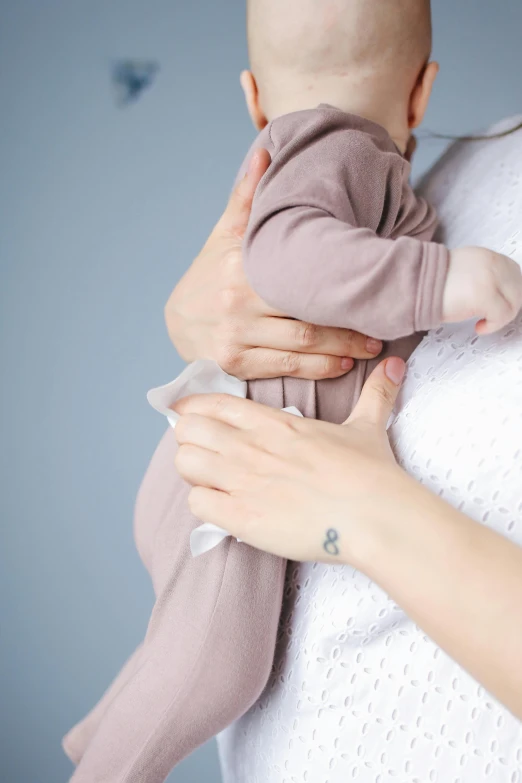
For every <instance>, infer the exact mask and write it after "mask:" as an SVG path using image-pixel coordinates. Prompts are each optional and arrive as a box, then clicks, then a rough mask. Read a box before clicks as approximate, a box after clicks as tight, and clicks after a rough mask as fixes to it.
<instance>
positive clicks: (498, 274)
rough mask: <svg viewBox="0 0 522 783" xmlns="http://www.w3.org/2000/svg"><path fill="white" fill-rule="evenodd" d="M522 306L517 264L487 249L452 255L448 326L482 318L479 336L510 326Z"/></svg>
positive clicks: (446, 303)
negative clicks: (469, 319)
mask: <svg viewBox="0 0 522 783" xmlns="http://www.w3.org/2000/svg"><path fill="white" fill-rule="evenodd" d="M521 307H522V273H521V271H520V267H519V266H518V264H517V263H515V261H513V260H512V259H511V258H508V257H507V256H503V255H501V254H500V253H494V252H493V250H486V248H484V247H462V248H459V249H458V250H453V251H451V253H450V266H449V271H448V279H447V280H446V288H445V289H444V299H443V318H444V323H456V322H457V321H466V320H467V319H468V318H480V319H481V320H480V321H479V322H478V323H477V326H476V331H477V333H478V334H491V333H492V332H497V331H498V330H499V329H502V327H504V326H506V325H507V324H508V323H509V322H510V321H512V320H513V318H515V316H516V315H517V313H518V311H519V310H520V308H521Z"/></svg>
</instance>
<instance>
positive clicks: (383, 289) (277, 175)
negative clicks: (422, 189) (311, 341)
mask: <svg viewBox="0 0 522 783" xmlns="http://www.w3.org/2000/svg"><path fill="white" fill-rule="evenodd" d="M340 136H343V134H340ZM348 138H349V137H348ZM365 155H366V156H367V155H368V150H367V149H366V150H365V149H364V142H363V144H362V148H361V149H355V150H354V149H351V148H350V147H349V145H348V144H347V138H346V137H345V138H344V139H343V138H341V137H339V138H336V137H335V136H333V137H332V136H331V135H329V136H328V137H323V138H321V139H318V140H317V141H315V140H314V141H313V143H310V144H309V145H306V146H304V147H302V148H301V149H299V150H298V151H297V152H295V151H294V152H293V153H288V151H287V149H286V148H285V149H284V150H283V152H282V154H278V151H277V147H276V151H275V154H274V155H273V162H272V166H271V168H270V169H269V171H268V172H267V174H266V175H265V177H264V178H263V180H262V181H261V184H260V185H259V188H258V191H257V193H256V198H255V200H254V205H253V210H252V217H251V220H250V224H249V229H248V231H247V235H246V238H245V246H244V247H245V251H244V263H245V271H246V274H247V277H248V279H249V281H250V282H251V284H252V286H253V288H254V290H255V291H256V292H257V294H258V295H259V296H260V297H261V298H262V299H263V300H264V301H265V302H267V303H268V304H270V305H271V306H273V307H275V308H277V309H278V310H280V311H281V312H284V313H285V314H287V315H290V316H292V317H294V318H299V319H301V320H305V321H310V322H312V323H316V324H319V325H328V326H340V327H345V328H350V329H354V330H356V331H359V332H362V333H364V334H370V335H371V336H373V337H377V338H380V339H384V340H392V339H397V338H399V337H403V336H406V335H409V334H413V333H414V332H418V331H423V330H427V329H430V328H432V327H433V326H438V325H439V324H440V323H441V321H442V320H443V313H442V306H443V294H444V286H445V282H446V276H447V271H448V263H449V258H448V251H447V250H446V248H444V247H443V246H442V245H439V244H435V243H433V242H426V241H421V240H419V239H416V238H412V237H411V236H404V237H401V238H399V239H397V240H391V239H382V238H380V237H379V236H377V231H376V230H372V228H360V227H358V225H361V224H365V225H368V224H370V225H372V224H373V225H375V229H377V228H378V226H379V223H380V221H381V220H382V219H386V218H387V215H384V214H383V212H384V211H385V209H386V208H387V204H386V201H387V197H388V194H387V192H386V190H387V188H389V184H388V182H387V177H386V175H384V176H382V172H377V174H375V173H374V166H373V160H372V159H368V158H366V161H365ZM355 156H358V157H357V163H358V166H359V168H360V169H362V171H363V174H361V173H360V171H358V170H357V168H356V169H355V171H354V170H352V163H351V161H352V160H354V159H355ZM365 163H366V164H367V165H366V166H365ZM398 187H401V182H400V181H399V183H398ZM399 199H400V197H396V200H397V201H398V200H399ZM391 208H393V207H391ZM422 210H424V213H423V214H418V215H417V218H418V223H419V224H422V223H424V224H429V223H430V222H434V221H433V213H429V210H428V208H427V206H426V205H424V206H422V205H421V206H420V212H421V213H422ZM425 227H426V226H425ZM410 233H411V232H410ZM424 235H425V236H426V232H424ZM429 235H430V234H429V232H428V236H429Z"/></svg>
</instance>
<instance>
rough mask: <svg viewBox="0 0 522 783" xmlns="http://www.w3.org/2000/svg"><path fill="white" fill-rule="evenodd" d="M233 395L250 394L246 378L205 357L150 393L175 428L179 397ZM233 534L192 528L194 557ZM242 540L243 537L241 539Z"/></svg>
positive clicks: (206, 527)
mask: <svg viewBox="0 0 522 783" xmlns="http://www.w3.org/2000/svg"><path fill="white" fill-rule="evenodd" d="M215 393H217V394H231V395H232V396H233V397H243V398H245V397H246V393H247V384H246V381H240V380H238V378H234V376H233V375H228V374H227V373H226V372H225V371H224V370H222V369H221V367H220V366H219V365H218V364H217V362H214V361H211V360H210V359H201V360H199V361H197V362H194V363H193V364H189V366H188V367H187V368H186V369H185V370H183V372H182V373H181V375H179V376H178V377H177V378H176V379H175V380H174V381H172V382H171V383H167V384H166V385H165V386H159V387H158V388H156V389H151V390H150V391H149V392H148V394H147V400H148V401H149V403H150V405H151V406H152V407H153V408H154V410H157V411H158V412H159V413H162V414H163V415H164V416H166V417H167V419H168V421H169V424H170V426H171V427H172V428H173V429H175V428H176V424H177V422H178V420H179V414H178V413H175V411H173V410H172V409H171V407H170V406H171V405H173V404H174V403H175V402H177V400H181V399H182V398H183V397H188V396H190V395H192V394H215ZM284 410H285V411H286V412H287V413H292V414H293V415H294V416H302V413H301V412H300V411H299V410H298V409H297V408H295V407H293V406H292V407H290V408H284ZM229 535H230V533H227V531H226V530H223V529H222V528H220V527H217V525H211V524H209V523H206V524H204V525H200V526H199V527H197V528H196V529H195V530H193V531H192V533H191V535H190V551H191V552H192V556H193V557H198V556H199V555H203V554H205V552H210V550H211V549H214V547H216V546H218V545H219V544H220V543H221V542H222V541H223V540H224V539H225V538H228V536H229ZM238 541H239V539H238Z"/></svg>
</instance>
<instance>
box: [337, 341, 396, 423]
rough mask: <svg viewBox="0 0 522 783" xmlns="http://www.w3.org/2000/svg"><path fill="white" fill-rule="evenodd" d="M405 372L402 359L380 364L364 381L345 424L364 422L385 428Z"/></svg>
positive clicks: (387, 360)
mask: <svg viewBox="0 0 522 783" xmlns="http://www.w3.org/2000/svg"><path fill="white" fill-rule="evenodd" d="M405 372H406V364H405V363H404V362H403V360H402V359H398V358H397V357H393V358H391V359H386V361H384V362H381V363H380V364H379V365H378V366H377V367H376V368H375V370H374V371H373V372H372V374H371V375H370V377H369V378H368V380H367V381H366V383H365V385H364V388H363V390H362V392H361V397H360V399H359V402H358V403H357V405H356V406H355V408H354V409H353V411H352V415H351V416H350V417H349V418H348V419H347V421H346V422H345V424H351V423H353V422H354V421H364V422H367V423H368V424H376V425H378V426H380V427H383V428H384V427H386V424H387V423H388V419H389V418H390V416H391V413H392V411H393V408H394V406H395V402H396V401H397V396H398V394H399V389H400V386H401V383H402V381H403V378H404V373H405Z"/></svg>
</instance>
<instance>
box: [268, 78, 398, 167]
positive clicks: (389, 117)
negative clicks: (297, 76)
mask: <svg viewBox="0 0 522 783" xmlns="http://www.w3.org/2000/svg"><path fill="white" fill-rule="evenodd" d="M339 81H340V82H341V83H340V84H339V83H338V82H335V83H333V84H329V83H320V84H319V83H318V84H317V85H314V84H310V85H307V87H306V88H305V89H304V90H303V89H302V88H301V89H297V90H296V89H293V90H289V91H288V92H286V91H285V94H284V95H283V94H282V93H281V94H280V96H274V98H273V99H271V100H270V103H269V107H268V108H269V109H270V111H269V112H267V117H268V119H269V120H271V119H274V118H275V117H279V116H281V115H283V114H290V113H291V112H294V111H303V110H305V109H315V108H316V107H317V106H318V105H319V104H321V103H326V104H329V105H330V106H335V107H336V108H337V109H341V111H345V112H347V113H348V114H355V115H357V116H359V117H364V119H366V120H370V121H371V122H375V123H377V124H378V125H381V126H382V127H383V128H384V129H385V130H387V131H388V133H389V134H390V137H391V138H392V140H393V142H394V143H395V145H396V146H397V147H398V149H399V150H400V151H401V152H402V153H403V154H404V153H405V151H406V147H407V144H408V139H409V136H410V132H409V129H408V127H407V122H406V121H405V120H404V119H403V118H406V117H407V108H406V107H402V106H401V105H400V104H401V103H402V101H401V102H399V101H397V99H396V98H394V97H393V96H392V95H390V94H389V93H384V91H380V92H381V94H380V95H378V94H377V91H375V90H371V89H368V88H367V87H365V86H364V85H363V84H361V85H359V86H358V88H357V89H355V88H352V89H350V87H349V86H348V85H346V84H345V83H344V82H343V80H339ZM383 93H384V94H383Z"/></svg>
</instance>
